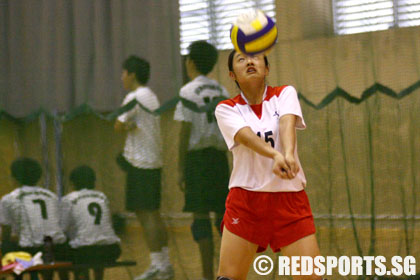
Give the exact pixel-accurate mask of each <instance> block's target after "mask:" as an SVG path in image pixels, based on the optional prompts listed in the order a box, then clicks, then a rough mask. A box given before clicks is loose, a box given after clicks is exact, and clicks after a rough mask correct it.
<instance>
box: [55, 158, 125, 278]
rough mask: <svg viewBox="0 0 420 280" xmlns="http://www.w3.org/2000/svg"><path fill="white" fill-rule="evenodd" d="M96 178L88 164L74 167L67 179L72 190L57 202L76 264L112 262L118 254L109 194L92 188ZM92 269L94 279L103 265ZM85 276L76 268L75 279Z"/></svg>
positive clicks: (99, 273)
mask: <svg viewBox="0 0 420 280" xmlns="http://www.w3.org/2000/svg"><path fill="white" fill-rule="evenodd" d="M95 180H96V175H95V172H94V171H93V169H92V168H90V167H89V166H86V165H82V166H79V167H77V168H75V169H73V170H72V171H71V173H70V181H71V182H72V183H73V186H74V189H75V191H73V192H71V193H69V194H67V195H66V196H64V197H63V199H62V200H61V204H60V213H61V219H60V220H61V226H62V228H63V230H64V232H65V233H66V235H67V237H68V240H69V245H70V248H71V250H70V252H71V254H70V255H71V259H72V262H73V263H76V264H102V263H112V262H115V260H116V259H118V257H119V256H120V254H121V249H120V239H119V238H118V237H117V235H116V234H115V232H114V230H113V228H112V223H111V216H110V210H109V201H108V198H107V197H106V196H105V194H104V193H103V192H100V191H97V190H94V188H95ZM94 272H95V280H102V279H103V272H104V269H103V268H95V269H94ZM88 278H89V277H88V272H87V270H85V271H75V279H88Z"/></svg>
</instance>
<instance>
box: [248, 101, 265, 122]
mask: <svg viewBox="0 0 420 280" xmlns="http://www.w3.org/2000/svg"><path fill="white" fill-rule="evenodd" d="M249 106H250V107H251V109H252V111H254V113H255V115H257V117H258V118H259V119H261V116H262V103H260V104H255V105H249Z"/></svg>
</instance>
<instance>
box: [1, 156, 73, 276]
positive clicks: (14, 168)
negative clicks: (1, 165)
mask: <svg viewBox="0 0 420 280" xmlns="http://www.w3.org/2000/svg"><path fill="white" fill-rule="evenodd" d="M10 170H11V174H12V177H13V178H14V179H15V180H16V181H17V183H18V184H19V185H20V187H19V188H17V189H15V190H14V191H12V192H11V193H9V194H6V195H5V196H3V197H2V199H1V201H0V212H1V213H2V214H1V218H0V224H1V227H2V250H1V251H2V254H6V253H7V252H11V251H25V252H28V253H30V254H31V255H34V254H36V253H37V252H42V251H44V250H43V249H44V239H45V238H46V237H49V238H51V239H52V242H53V248H54V250H53V254H54V257H55V260H58V261H60V260H61V261H65V260H66V259H67V256H66V252H67V245H66V236H65V234H64V232H63V231H62V229H61V227H60V215H59V205H58V198H57V196H56V195H55V194H54V193H53V192H51V191H50V190H47V189H45V188H42V187H39V186H37V183H38V181H39V180H40V179H41V176H42V168H41V165H40V164H39V163H38V162H37V161H36V160H34V159H31V158H25V157H22V158H18V159H16V160H15V161H13V163H12V165H11V167H10ZM42 275H43V278H44V279H52V277H53V275H52V273H51V272H44V273H42ZM31 278H32V279H37V275H36V273H32V275H31ZM60 278H61V279H66V277H65V275H60Z"/></svg>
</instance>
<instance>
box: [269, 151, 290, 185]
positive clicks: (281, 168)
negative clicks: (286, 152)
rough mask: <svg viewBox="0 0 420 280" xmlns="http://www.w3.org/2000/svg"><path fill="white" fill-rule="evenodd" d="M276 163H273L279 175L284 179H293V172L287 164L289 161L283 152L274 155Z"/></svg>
mask: <svg viewBox="0 0 420 280" xmlns="http://www.w3.org/2000/svg"><path fill="white" fill-rule="evenodd" d="M273 159H274V164H273V173H274V174H276V175H277V176H279V177H280V178H282V179H291V178H293V177H291V176H292V174H291V170H290V167H289V166H288V165H287V162H286V160H285V158H284V156H283V155H282V154H281V153H278V154H277V155H276V156H274V158H273Z"/></svg>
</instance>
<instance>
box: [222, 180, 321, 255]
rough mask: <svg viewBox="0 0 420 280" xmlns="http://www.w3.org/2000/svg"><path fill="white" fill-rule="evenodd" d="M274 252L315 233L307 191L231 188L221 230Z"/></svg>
mask: <svg viewBox="0 0 420 280" xmlns="http://www.w3.org/2000/svg"><path fill="white" fill-rule="evenodd" d="M223 226H225V227H226V228H227V229H228V230H229V231H230V232H232V233H233V234H236V235H238V236H240V237H242V238H244V239H246V240H248V241H249V242H251V243H254V244H257V245H258V249H257V252H263V251H265V250H266V249H267V247H268V245H270V247H271V249H272V250H273V251H274V252H278V251H280V249H281V248H282V247H285V246H287V245H289V244H291V243H293V242H295V241H297V240H299V239H301V238H303V237H305V236H308V235H310V234H314V233H315V224H314V218H313V216H312V211H311V206H310V205H309V200H308V197H307V196H306V193H305V191H303V190H302V191H299V192H253V191H247V190H245V189H242V188H232V189H231V190H230V192H229V195H228V197H227V199H226V212H225V215H224V217H223V222H222V230H223Z"/></svg>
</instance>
